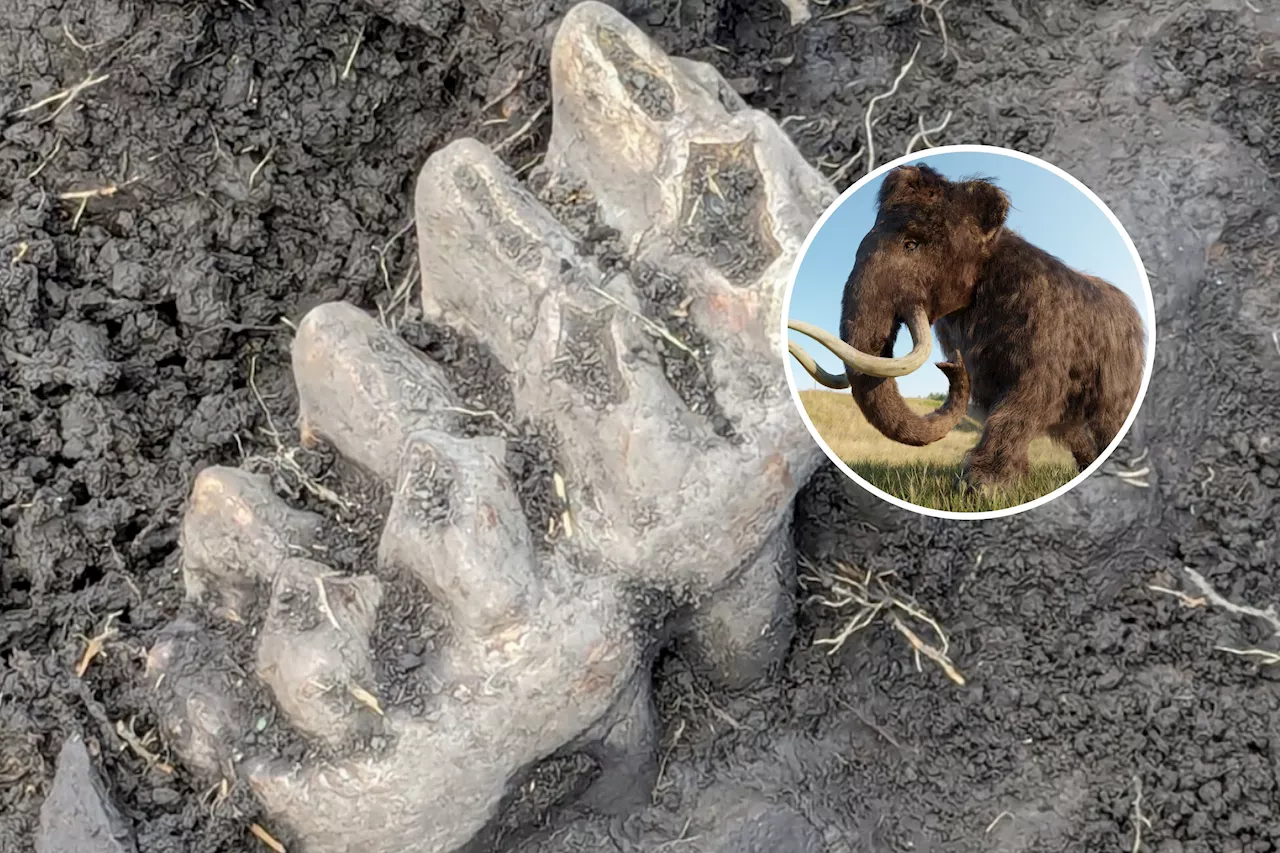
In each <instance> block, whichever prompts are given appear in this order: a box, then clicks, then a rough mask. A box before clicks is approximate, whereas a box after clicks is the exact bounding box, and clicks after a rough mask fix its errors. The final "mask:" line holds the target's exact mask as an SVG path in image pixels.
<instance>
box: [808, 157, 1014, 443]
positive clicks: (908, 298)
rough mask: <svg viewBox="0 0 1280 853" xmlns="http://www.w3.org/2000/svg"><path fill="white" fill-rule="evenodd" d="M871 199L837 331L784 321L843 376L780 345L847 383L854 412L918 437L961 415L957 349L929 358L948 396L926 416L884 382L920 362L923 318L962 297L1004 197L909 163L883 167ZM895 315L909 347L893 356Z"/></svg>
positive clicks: (900, 437) (821, 377)
mask: <svg viewBox="0 0 1280 853" xmlns="http://www.w3.org/2000/svg"><path fill="white" fill-rule="evenodd" d="M876 203H877V211H876V220H875V224H874V225H873V226H872V228H871V230H870V231H868V232H867V234H866V236H864V237H863V238H862V242H861V243H860V244H859V246H858V251H857V254H856V256H855V257H854V262H853V271H852V272H851V273H850V274H849V279H848V281H847V282H846V283H845V288H844V298H843V305H842V310H841V318H840V335H839V337H838V338H837V337H836V336H835V335H832V334H830V333H829V332H826V331H824V330H822V329H819V328H818V327H816V326H811V325H809V324H807V323H798V322H793V323H791V324H790V327H791V328H792V329H794V330H796V331H798V332H801V333H802V334H805V335H807V336H809V337H811V338H814V339H815V340H817V341H818V342H819V343H821V344H822V345H823V346H825V347H826V348H827V349H829V350H831V351H832V353H834V354H835V355H837V356H839V358H840V360H841V361H842V362H844V364H845V367H846V368H847V371H848V373H847V375H846V376H845V377H840V376H835V375H833V374H829V373H827V372H826V371H823V370H822V369H821V368H819V367H818V366H817V364H816V362H814V361H813V359H812V358H810V357H809V356H808V354H807V353H805V352H804V350H803V349H801V348H800V347H798V346H796V345H794V344H793V345H791V346H790V351H791V353H792V355H794V356H795V358H796V359H797V360H799V361H800V363H801V364H802V365H803V366H804V368H805V369H806V370H807V371H808V372H809V373H810V374H811V375H813V376H814V377H815V378H816V379H817V380H818V381H819V382H821V383H822V384H823V385H826V386H827V387H830V388H847V387H852V390H853V395H854V398H855V399H856V400H857V401H858V405H859V407H860V408H861V409H862V411H863V413H864V414H865V415H866V416H867V418H868V420H870V421H871V423H872V424H874V425H875V426H876V427H877V428H878V429H879V430H880V431H881V432H883V433H884V434H885V435H887V436H889V437H890V438H893V439H895V440H897V441H902V442H904V443H907V444H924V443H928V442H930V441H936V440H937V439H938V438H940V437H941V436H942V435H944V434H945V433H946V431H947V430H949V429H950V428H951V426H953V425H954V424H955V423H956V422H957V421H958V419H959V417H960V416H962V415H963V407H964V405H965V402H966V401H967V398H968V393H969V386H968V376H967V374H966V373H965V369H964V366H963V364H962V363H961V362H960V360H959V357H958V355H957V358H956V359H955V360H954V361H953V362H947V363H942V364H939V367H940V368H942V370H943V372H944V373H945V374H946V375H947V377H948V380H949V382H950V392H949V394H948V397H947V400H948V402H947V404H946V405H944V406H943V407H942V409H940V410H939V411H938V413H936V416H934V415H931V416H929V417H928V418H918V417H916V416H915V415H914V414H912V413H911V412H910V411H909V410H908V409H907V408H906V406H905V404H904V403H903V401H902V399H901V397H900V396H899V395H898V392H897V389H896V385H895V384H894V383H893V382H892V381H890V380H892V378H893V377H897V376H905V375H906V374H908V373H911V372H913V371H915V370H918V369H919V368H920V367H922V366H923V365H924V363H925V362H926V361H928V360H929V354H930V350H931V348H932V342H933V338H932V335H931V334H930V326H931V325H932V324H933V322H934V321H935V320H937V319H938V318H939V317H943V316H946V315H947V314H951V313H953V312H955V311H959V310H962V309H964V308H966V307H968V305H969V304H970V302H971V301H972V299H973V293H974V289H975V287H976V285H977V280H978V276H979V273H980V271H981V269H982V267H983V264H984V263H985V261H986V260H987V258H989V257H990V256H991V253H992V252H993V251H994V250H995V247H996V245H997V244H998V243H999V240H1000V234H1001V232H1002V230H1003V229H1004V223H1005V218H1006V216H1007V215H1008V212H1009V198H1008V196H1006V195H1005V194H1004V192H1003V191H1002V190H1001V189H1000V188H999V187H997V186H996V185H995V184H993V183H991V182H990V181H988V180H985V179H980V178H975V179H971V180H965V181H950V180H948V179H947V178H945V177H943V176H942V175H941V174H940V173H938V172H937V171H936V170H934V169H931V168H930V167H928V166H925V165H923V164H919V165H913V166H899V167H898V168H896V169H893V170H891V171H890V172H889V173H888V174H887V175H885V178H884V182H883V183H882V184H881V186H880V192H879V195H878V197H877V199H876ZM904 323H905V324H906V326H907V328H908V330H909V331H910V333H911V338H912V341H913V342H914V344H915V346H914V348H913V349H912V350H911V352H910V353H909V354H908V355H905V356H902V357H900V358H894V357H893V344H894V339H895V337H896V336H897V332H898V329H899V328H900V327H901V326H902V325H903V324H904Z"/></svg>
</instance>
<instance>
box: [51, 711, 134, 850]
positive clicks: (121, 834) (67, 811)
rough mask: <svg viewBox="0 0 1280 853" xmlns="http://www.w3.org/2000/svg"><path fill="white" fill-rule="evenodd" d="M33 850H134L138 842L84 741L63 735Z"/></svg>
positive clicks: (77, 737)
mask: <svg viewBox="0 0 1280 853" xmlns="http://www.w3.org/2000/svg"><path fill="white" fill-rule="evenodd" d="M35 848H36V853H72V851H74V853H134V851H135V850H137V846H136V845H135V844H134V840H133V836H132V834H131V833H130V831H129V828H128V826H126V824H125V822H124V820H123V818H121V816H120V813H119V812H118V811H117V810H116V807H115V806H114V805H113V804H112V803H111V800H110V799H109V798H108V796H107V791H106V789H105V788H104V787H103V784H102V780H101V778H99V776H98V771H97V770H96V769H95V768H94V766H93V760H92V759H91V758H90V757H89V751H88V749H87V748H86V747H85V742H84V739H83V738H82V737H80V736H79V735H73V736H71V737H69V738H67V740H66V742H65V743H63V745H62V750H61V751H60V752H59V753H58V769H57V772H56V773H55V774H54V777H53V787H52V788H51V789H50V790H49V794H48V796H47V797H46V798H45V801H44V804H43V805H42V806H41V807H40V828H39V830H38V833H37V835H36V843H35Z"/></svg>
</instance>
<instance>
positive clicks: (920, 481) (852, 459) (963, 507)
mask: <svg viewBox="0 0 1280 853" xmlns="http://www.w3.org/2000/svg"><path fill="white" fill-rule="evenodd" d="M800 400H801V402H802V403H803V404H804V407H805V411H807V412H808V413H809V418H810V419H811V420H812V421H813V425H814V427H815V428H816V429H817V430H818V433H819V434H820V435H821V436H822V439H823V441H825V442H826V443H827V446H828V447H830V448H831V450H832V451H833V452H834V453H835V454H836V455H837V456H839V457H840V459H841V460H842V461H844V463H845V464H846V465H848V466H849V467H850V468H851V469H853V470H854V471H856V472H857V473H858V475H859V476H861V477H862V478H864V479H865V480H866V481H867V482H869V483H871V484H873V485H874V486H876V487H877V488H879V489H881V490H883V491H885V492H888V493H889V494H891V495H894V496H896V497H899V498H901V499H902V500H904V501H907V502H909V503H913V504H916V505H917V506H924V507H930V508H933V509H941V510H948V511H952V512H984V511H988V510H993V509H1002V508H1005V507H1011V506H1018V505H1019V504H1024V503H1027V502H1028V501H1031V500H1035V499H1036V498H1038V497H1040V496H1041V495H1045V494H1048V493H1049V492H1051V491H1053V490H1054V489H1056V488H1058V487H1059V486H1061V485H1062V484H1063V483H1066V482H1068V481H1069V480H1071V479H1072V478H1073V477H1075V475H1076V467H1075V464H1074V462H1073V461H1072V459H1071V454H1070V453H1068V452H1067V451H1066V449H1065V448H1063V447H1061V446H1060V445H1058V444H1056V443H1054V442H1052V441H1050V440H1049V439H1047V438H1039V439H1036V440H1035V441H1034V442H1032V444H1031V471H1030V473H1029V474H1028V475H1027V477H1026V478H1024V479H1023V480H1022V482H1020V483H1018V484H1017V485H1016V486H1013V487H1010V488H1008V489H1004V490H1001V491H1000V492H999V493H997V494H991V495H978V494H964V493H962V492H960V491H959V490H958V489H957V488H956V478H957V477H958V476H959V475H960V461H961V459H962V457H963V456H964V453H965V451H967V450H968V449H969V448H971V447H973V446H974V445H975V444H977V443H978V438H979V437H980V436H981V434H982V425H981V424H979V423H978V422H977V421H975V420H973V419H972V418H965V419H964V420H963V421H961V422H960V424H959V425H958V426H957V427H956V428H955V429H953V430H952V431H951V433H950V434H949V435H947V436H946V437H945V438H943V439H942V440H941V441H937V442H934V443H933V444H930V445H927V446H925V447H909V446H907V445H905V444H899V443H897V442H895V441H890V440H889V439H887V438H885V437H884V436H883V435H881V434H880V433H879V432H877V431H876V429H875V428H874V427H872V426H871V425H870V424H869V423H867V420H866V418H864V417H863V416H862V413H861V412H860V411H858V407H857V405H856V404H855V403H854V402H853V398H852V397H851V396H850V395H849V393H848V392H847V391H845V392H840V391H822V390H816V391H801V392H800ZM907 404H908V405H909V406H911V408H912V409H914V410H915V411H917V412H919V413H920V414H926V413H928V412H930V411H932V410H934V409H935V408H937V407H938V406H939V405H941V401H940V400H931V399H918V398H908V399H907Z"/></svg>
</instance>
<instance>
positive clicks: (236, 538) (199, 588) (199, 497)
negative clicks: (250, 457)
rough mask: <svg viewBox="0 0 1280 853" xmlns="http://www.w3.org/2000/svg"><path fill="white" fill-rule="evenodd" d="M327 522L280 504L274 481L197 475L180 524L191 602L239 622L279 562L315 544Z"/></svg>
mask: <svg viewBox="0 0 1280 853" xmlns="http://www.w3.org/2000/svg"><path fill="white" fill-rule="evenodd" d="M323 523H324V522H323V519H322V518H321V517H320V516H318V515H315V514H314V513H310V512H305V511H302V510H297V509H294V508H293V507H291V506H289V505H288V504H286V503H285V502H284V501H282V500H280V498H279V497H277V496H276V494H275V493H274V492H273V491H272V489H271V482H270V480H269V479H268V478H267V477H265V476H263V475H260V474H250V473H249V472H247V471H242V470H240V469H239V468H227V467H223V466H211V467H209V468H206V469H204V470H203V471H201V472H200V473H199V474H198V475H196V480H195V484H194V485H193V486H192V489H191V501H190V504H189V506H188V508H187V512H186V514H185V515H184V516H183V519H182V532H181V534H180V543H179V544H180V546H181V549H182V576H183V581H184V584H185V587H186V593H187V597H188V598H191V599H193V600H198V599H203V598H204V597H205V596H206V595H207V594H209V593H214V594H216V599H217V600H216V601H215V602H210V604H211V606H213V607H214V608H215V609H216V610H217V612H219V614H220V615H221V616H223V617H224V618H228V619H232V620H236V621H238V620H239V619H240V617H241V616H242V615H243V614H244V613H245V612H246V610H247V609H248V607H249V605H250V604H251V603H252V602H253V601H254V599H255V598H256V595H257V593H256V587H257V586H258V584H260V583H264V582H270V580H271V578H272V577H274V576H275V573H276V570H277V568H278V566H279V565H280V563H281V561H283V560H284V559H286V558H287V557H290V556H292V555H294V554H296V553H297V552H298V551H299V550H301V549H305V548H306V547H307V546H309V545H310V544H311V543H312V542H314V541H315V539H316V535H317V531H318V530H319V527H320V525H321V524H323Z"/></svg>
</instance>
